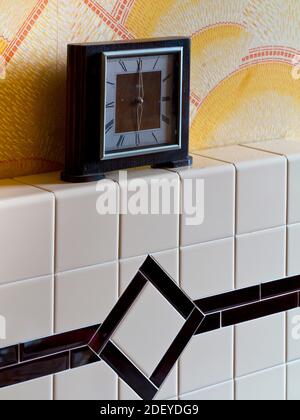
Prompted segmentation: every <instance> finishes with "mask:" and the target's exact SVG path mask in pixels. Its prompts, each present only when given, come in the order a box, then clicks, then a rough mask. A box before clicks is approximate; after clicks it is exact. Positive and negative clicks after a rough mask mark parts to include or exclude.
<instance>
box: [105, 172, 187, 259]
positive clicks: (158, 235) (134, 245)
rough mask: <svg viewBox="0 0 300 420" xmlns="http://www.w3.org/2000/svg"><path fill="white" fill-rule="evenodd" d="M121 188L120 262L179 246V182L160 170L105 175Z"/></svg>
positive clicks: (174, 175)
mask: <svg viewBox="0 0 300 420" xmlns="http://www.w3.org/2000/svg"><path fill="white" fill-rule="evenodd" d="M108 176H109V177H111V178H112V179H114V180H115V181H116V182H118V184H119V187H120V213H121V215H120V247H119V249H120V258H122V259H124V258H131V257H136V256H140V255H146V254H150V253H155V252H161V251H165V250H168V249H174V248H177V247H178V246H179V212H180V205H179V204H180V179H179V176H178V174H176V173H173V172H170V171H166V170H162V169H136V170H129V171H121V172H120V173H110V174H109V175H108Z"/></svg>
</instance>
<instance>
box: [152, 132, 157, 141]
mask: <svg viewBox="0 0 300 420" xmlns="http://www.w3.org/2000/svg"><path fill="white" fill-rule="evenodd" d="M152 136H153V137H154V140H155V141H156V143H158V138H157V137H156V135H155V134H154V133H152Z"/></svg>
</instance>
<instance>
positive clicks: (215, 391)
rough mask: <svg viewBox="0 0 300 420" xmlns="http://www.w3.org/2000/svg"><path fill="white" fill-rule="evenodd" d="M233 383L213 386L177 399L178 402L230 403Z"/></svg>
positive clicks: (232, 397) (232, 396) (232, 395)
mask: <svg viewBox="0 0 300 420" xmlns="http://www.w3.org/2000/svg"><path fill="white" fill-rule="evenodd" d="M233 388H234V387H233V381H229V382H225V383H223V384H218V385H214V386H211V387H208V388H204V389H200V390H199V391H196V392H192V393H191V394H185V395H182V396H181V397H179V399H180V400H194V401H232V400H233V399H234V389H233Z"/></svg>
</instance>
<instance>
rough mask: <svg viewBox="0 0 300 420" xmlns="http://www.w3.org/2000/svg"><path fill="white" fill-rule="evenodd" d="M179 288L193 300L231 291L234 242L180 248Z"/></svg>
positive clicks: (216, 242)
mask: <svg viewBox="0 0 300 420" xmlns="http://www.w3.org/2000/svg"><path fill="white" fill-rule="evenodd" d="M180 285H181V287H182V288H183V290H184V291H185V292H186V293H187V295H188V296H189V297H191V298H192V299H200V298H203V297H207V296H213V295H216V294H220V293H223V292H228V291H230V290H232V289H233V288H234V239H233V238H228V239H223V240H220V241H213V242H208V243H205V244H200V245H193V246H189V247H185V248H181V249H180Z"/></svg>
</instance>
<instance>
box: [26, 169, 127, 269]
mask: <svg viewBox="0 0 300 420" xmlns="http://www.w3.org/2000/svg"><path fill="white" fill-rule="evenodd" d="M20 179H21V180H22V182H25V183H27V184H31V185H37V186H39V187H40V188H43V189H45V190H47V191H51V192H53V193H54V195H55V201H56V255H55V256H56V272H63V271H67V270H72V269H75V268H80V267H85V266H89V265H98V264H102V263H105V262H109V261H113V260H115V259H117V255H118V223H119V215H118V211H117V212H113V214H99V212H98V211H97V208H100V207H101V206H100V204H101V202H102V201H103V200H102V199H103V198H104V199H105V198H106V199H107V200H106V201H105V202H106V203H112V207H114V204H115V207H116V209H117V210H119V206H118V201H119V191H118V185H117V184H116V183H115V182H113V181H112V180H109V179H104V180H101V181H99V183H97V182H91V183H87V184H69V183H64V182H62V181H60V178H59V174H58V173H50V174H42V175H35V176H30V177H24V178H20ZM97 206H98V207H97Z"/></svg>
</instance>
